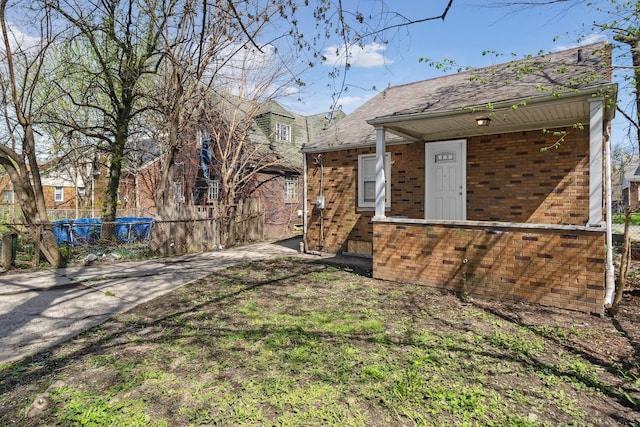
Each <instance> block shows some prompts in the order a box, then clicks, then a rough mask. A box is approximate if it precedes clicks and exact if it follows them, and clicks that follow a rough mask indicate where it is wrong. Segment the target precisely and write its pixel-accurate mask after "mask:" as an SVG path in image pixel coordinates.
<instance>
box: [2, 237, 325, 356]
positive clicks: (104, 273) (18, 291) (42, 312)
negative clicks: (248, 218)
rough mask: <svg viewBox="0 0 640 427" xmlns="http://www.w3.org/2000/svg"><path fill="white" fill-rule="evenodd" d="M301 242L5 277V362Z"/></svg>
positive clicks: (293, 250) (289, 252)
mask: <svg viewBox="0 0 640 427" xmlns="http://www.w3.org/2000/svg"><path fill="white" fill-rule="evenodd" d="M298 245H299V239H291V240H287V241H283V242H276V243H260V244H255V245H249V246H243V247H239V248H233V249H225V250H222V251H215V252H206V253H203V254H196V255H185V256H180V257H174V258H164V259H152V260H147V261H140V262H124V263H118V264H109V265H95V266H87V267H70V268H60V269H50V270H46V271H39V272H29V273H15V274H5V275H2V276H0V363H7V362H10V361H13V360H18V359H20V358H22V357H25V356H27V355H30V354H33V353H36V352H38V351H41V350H44V349H46V348H49V347H51V346H53V345H55V344H58V343H60V342H63V341H66V340H68V339H70V338H72V337H74V336H76V335H77V334H79V333H80V332H82V331H84V330H86V329H88V328H91V327H93V326H95V325H98V324H100V323H102V322H104V321H105V320H107V319H108V318H109V317H111V316H112V315H113V314H116V313H122V312H125V311H127V310H130V309H131V308H133V307H135V306H136V305H138V304H140V303H143V302H145V301H148V300H151V299H153V298H156V297H158V296H160V295H162V294H165V293H167V292H169V291H171V290H173V289H176V288H179V287H180V286H183V285H185V284H187V283H189V282H192V281H194V280H196V279H199V278H202V277H205V276H207V275H209V274H211V273H212V272H215V271H216V270H221V269H224V268H227V267H230V266H233V265H236V264H238V263H242V262H245V261H256V260H263V259H272V258H277V257H282V256H301V257H309V258H315V259H318V257H313V256H311V255H303V254H298V251H297V250H298Z"/></svg>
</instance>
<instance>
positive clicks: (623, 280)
mask: <svg viewBox="0 0 640 427" xmlns="http://www.w3.org/2000/svg"><path fill="white" fill-rule="evenodd" d="M630 222H631V208H629V207H627V211H626V213H625V218H624V243H623V244H622V255H621V257H620V272H619V274H618V283H617V284H616V295H615V297H614V298H613V303H612V304H611V307H610V308H609V314H610V315H611V316H614V317H615V315H616V314H618V311H619V310H620V302H621V301H622V295H623V293H624V288H625V286H626V284H627V275H628V274H629V265H630V264H631V238H630V236H629V223H630Z"/></svg>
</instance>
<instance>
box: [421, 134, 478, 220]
mask: <svg viewBox="0 0 640 427" xmlns="http://www.w3.org/2000/svg"><path fill="white" fill-rule="evenodd" d="M466 157H467V141H466V140H455V141H444V142H430V143H427V144H426V145H425V166H426V167H425V181H426V185H425V210H424V212H425V218H426V219H449V220H466V219H467V209H466V208H467V206H466V205H467V203H466V191H467V186H466V179H467V177H466V164H467V159H466Z"/></svg>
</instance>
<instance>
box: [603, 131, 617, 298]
mask: <svg viewBox="0 0 640 427" xmlns="http://www.w3.org/2000/svg"><path fill="white" fill-rule="evenodd" d="M605 132H606V138H605V144H604V163H605V172H604V179H605V211H606V215H607V220H606V221H607V222H606V225H607V234H606V239H607V240H606V244H607V253H606V263H607V264H606V267H605V269H606V270H605V271H606V276H605V296H604V305H605V307H611V305H612V304H613V298H614V295H615V290H616V283H615V272H614V267H613V237H612V229H611V226H612V221H611V205H612V203H611V133H610V131H609V126H605Z"/></svg>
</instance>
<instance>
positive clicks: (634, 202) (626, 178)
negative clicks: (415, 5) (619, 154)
mask: <svg viewBox="0 0 640 427" xmlns="http://www.w3.org/2000/svg"><path fill="white" fill-rule="evenodd" d="M620 189H621V193H622V194H621V195H622V206H624V207H627V206H628V207H629V208H631V210H634V211H637V210H638V207H639V205H640V164H639V163H638V162H637V161H636V162H631V163H629V164H627V165H626V166H625V167H624V169H623V170H622V171H621V173H620Z"/></svg>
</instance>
